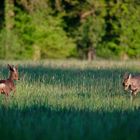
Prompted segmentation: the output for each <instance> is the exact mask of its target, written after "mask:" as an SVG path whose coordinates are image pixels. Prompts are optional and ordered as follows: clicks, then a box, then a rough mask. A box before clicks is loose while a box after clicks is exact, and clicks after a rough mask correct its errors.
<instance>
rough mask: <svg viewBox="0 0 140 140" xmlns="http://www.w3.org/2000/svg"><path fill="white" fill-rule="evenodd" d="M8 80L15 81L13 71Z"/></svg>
mask: <svg viewBox="0 0 140 140" xmlns="http://www.w3.org/2000/svg"><path fill="white" fill-rule="evenodd" d="M8 80H10V81H14V79H13V76H12V73H10V76H9V78H8Z"/></svg>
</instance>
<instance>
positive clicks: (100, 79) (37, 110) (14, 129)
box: [0, 60, 140, 140]
mask: <svg viewBox="0 0 140 140" xmlns="http://www.w3.org/2000/svg"><path fill="white" fill-rule="evenodd" d="M7 63H10V64H11V63H12V64H19V73H20V81H17V82H16V85H17V91H16V94H15V95H14V96H12V93H11V95H10V97H9V99H8V102H5V100H4V99H5V98H4V95H1V96H0V121H1V123H0V131H1V133H0V137H3V139H9V138H13V139H24V140H25V139H29V140H31V139H38V138H40V139H79V140H81V139H112V140H114V139H117V140H118V139H137V138H139V136H140V135H139V130H140V122H139V118H140V117H139V115H140V112H139V108H140V97H139V95H138V96H137V97H136V99H135V100H134V102H131V101H130V98H129V93H125V92H124V90H123V88H122V84H121V82H122V76H123V74H124V72H126V71H128V72H132V73H137V72H139V70H140V67H139V62H132V61H131V62H129V61H128V62H120V61H101V60H100V61H94V62H92V63H89V62H86V61H52V60H51V61H41V62H31V61H30V62H29V61H26V62H21V61H14V62H10V61H9V62H5V61H2V62H1V66H2V67H1V71H0V75H1V78H6V77H7V75H8V74H7V73H8V70H7V69H6V65H7ZM131 126H133V134H131V132H130V131H129V129H131Z"/></svg>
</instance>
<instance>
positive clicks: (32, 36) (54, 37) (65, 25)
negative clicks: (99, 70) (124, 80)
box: [0, 0, 140, 60]
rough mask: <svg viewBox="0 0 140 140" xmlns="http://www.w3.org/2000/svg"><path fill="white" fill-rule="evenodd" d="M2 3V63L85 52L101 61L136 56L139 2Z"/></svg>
mask: <svg viewBox="0 0 140 140" xmlns="http://www.w3.org/2000/svg"><path fill="white" fill-rule="evenodd" d="M2 5H4V7H5V11H4V9H3V6H0V11H1V12H0V14H1V15H2V18H1V21H0V24H1V25H0V27H1V29H0V30H1V31H0V44H1V45H0V46H3V47H4V48H2V47H1V52H0V58H1V59H3V58H6V59H35V60H36V59H45V58H69V57H79V56H80V57H84V56H87V53H88V51H89V48H93V49H92V50H96V51H95V52H96V55H97V56H99V57H103V58H121V59H128V58H136V59H137V58H140V47H139V44H140V40H139V38H140V24H139V23H140V19H139V15H140V3H139V2H138V1H137V0H135V1H131V0H125V1H124V0H120V1H116V0H113V1H107V0H94V1H93V0H82V1H81V0H63V1H61V0H55V1H54V0H47V1H45V0H41V1H40V0H35V1H34V2H33V1H29V0H15V2H14V3H9V2H8V1H6V0H5V1H4V0H3V1H2ZM9 7H11V8H9ZM3 16H4V18H3ZM3 25H4V26H3ZM5 32H6V33H5ZM8 50H10V51H9V52H10V53H9V52H8Z"/></svg>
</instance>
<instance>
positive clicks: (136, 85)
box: [122, 73, 140, 100]
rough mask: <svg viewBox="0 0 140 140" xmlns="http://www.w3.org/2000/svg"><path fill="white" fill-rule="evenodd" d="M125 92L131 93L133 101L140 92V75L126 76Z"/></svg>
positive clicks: (124, 81)
mask: <svg viewBox="0 0 140 140" xmlns="http://www.w3.org/2000/svg"><path fill="white" fill-rule="evenodd" d="M122 84H123V87H124V90H126V91H128V90H129V91H130V93H131V100H132V99H133V97H134V96H136V94H137V93H138V92H140V75H137V76H132V75H131V74H127V73H126V74H125V75H124V78H123V83H122Z"/></svg>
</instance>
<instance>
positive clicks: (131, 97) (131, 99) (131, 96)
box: [130, 91, 133, 102]
mask: <svg viewBox="0 0 140 140" xmlns="http://www.w3.org/2000/svg"><path fill="white" fill-rule="evenodd" d="M130 101H131V102H132V101H133V91H130Z"/></svg>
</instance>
